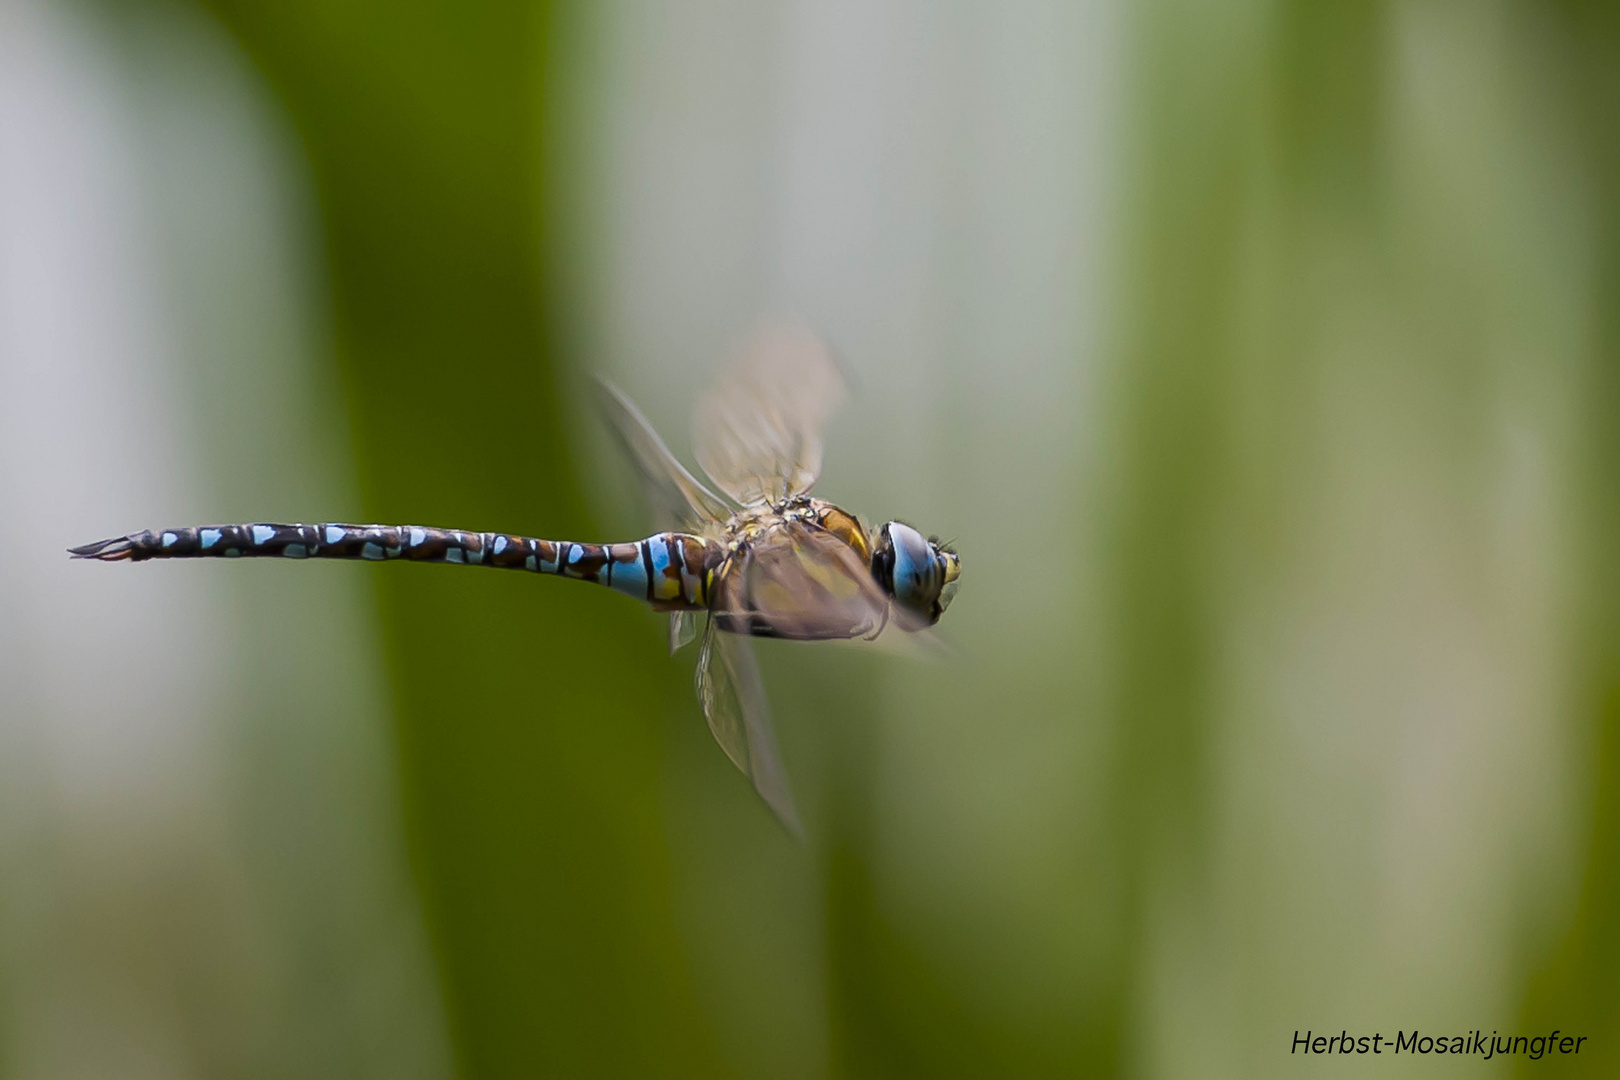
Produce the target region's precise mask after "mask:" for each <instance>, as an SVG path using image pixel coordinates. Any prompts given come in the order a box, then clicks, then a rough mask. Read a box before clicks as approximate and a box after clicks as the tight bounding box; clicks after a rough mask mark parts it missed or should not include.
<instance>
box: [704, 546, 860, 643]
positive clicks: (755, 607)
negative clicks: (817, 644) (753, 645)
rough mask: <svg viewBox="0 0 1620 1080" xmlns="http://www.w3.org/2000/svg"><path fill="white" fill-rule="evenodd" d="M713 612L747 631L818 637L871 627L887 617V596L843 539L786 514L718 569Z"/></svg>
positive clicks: (853, 634)
mask: <svg viewBox="0 0 1620 1080" xmlns="http://www.w3.org/2000/svg"><path fill="white" fill-rule="evenodd" d="M713 614H715V615H717V616H719V617H721V618H722V619H723V620H725V621H726V622H727V623H728V624H729V625H731V626H732V627H734V628H737V629H743V628H746V630H747V632H750V633H755V634H761V635H765V636H772V637H783V638H797V639H800V640H809V641H822V640H827V639H829V638H852V637H866V636H869V635H872V634H876V633H877V632H878V631H880V630H882V629H883V627H884V625H885V624H886V623H887V621H888V618H889V601H888V597H886V596H885V595H884V594H883V590H882V589H880V588H879V587H878V584H877V581H876V579H874V578H873V577H872V571H871V569H870V568H869V567H868V566H867V565H866V563H865V562H864V561H863V560H862V559H861V557H860V556H859V555H857V554H856V552H855V550H854V549H853V548H851V547H850V546H849V544H847V543H845V542H844V541H843V540H840V539H839V538H838V537H836V536H834V535H833V534H831V533H829V532H825V531H823V530H821V529H817V528H813V527H811V526H808V525H806V524H804V523H803V522H798V521H793V522H788V523H787V524H785V525H781V526H778V527H777V528H775V529H772V530H771V531H770V532H769V533H767V534H766V535H765V536H764V537H763V538H762V539H760V540H758V541H756V542H754V543H752V544H750V545H749V546H748V547H747V548H745V549H744V553H743V558H742V561H741V562H740V563H737V564H735V565H734V566H730V565H728V566H727V567H724V568H722V570H721V572H720V574H719V579H718V581H717V582H716V585H715V603H714V607H713Z"/></svg>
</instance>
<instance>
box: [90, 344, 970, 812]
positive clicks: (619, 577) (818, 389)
mask: <svg viewBox="0 0 1620 1080" xmlns="http://www.w3.org/2000/svg"><path fill="white" fill-rule="evenodd" d="M597 390H598V397H599V399H600V404H601V406H602V408H603V410H604V412H605V413H606V415H607V417H608V418H609V420H610V422H611V425H612V427H613V429H614V430H615V432H616V433H617V435H618V437H619V439H620V441H621V443H622V444H623V446H624V448H625V449H626V450H627V451H628V453H629V456H630V458H631V459H632V461H633V462H634V464H635V465H636V467H637V471H638V472H639V473H640V475H641V478H642V480H643V481H644V483H645V486H646V488H647V491H648V495H649V497H650V500H651V502H652V503H653V505H654V507H655V509H656V511H657V512H658V515H659V517H660V519H661V520H660V521H659V523H658V524H659V525H660V527H661V528H662V530H663V531H660V532H657V533H655V534H653V535H651V536H648V537H647V538H646V539H643V540H637V541H633V542H629V543H616V544H592V543H581V542H576V541H568V540H542V539H537V538H534V537H528V536H519V535H514V534H511V533H501V532H474V531H470V530H465V529H445V528H435V527H430V526H426V525H350V524H338V523H317V524H271V523H262V522H254V523H246V524H234V525H206V526H196V527H188V528H171V529H160V530H146V531H143V532H136V533H129V534H128V535H125V536H119V537H113V538H111V539H108V540H101V541H97V542H96V543H93V544H85V545H83V546H82V547H75V548H70V549H69V553H70V554H71V555H72V556H73V557H74V558H79V559H98V560H102V561H105V562H119V561H129V562H142V561H145V560H147V559H187V558H224V559H233V558H250V557H272V558H282V559H361V560H368V561H374V562H386V561H398V560H404V561H407V562H427V563H455V564H457V565H461V566H490V567H500V568H505V569H513V570H525V571H529V572H531V573H537V574H552V575H556V576H557V577H562V578H570V579H573V580H576V581H588V582H594V583H596V584H598V585H605V586H607V587H608V588H610V589H612V590H614V591H615V592H619V593H622V594H625V595H627V596H630V597H632V598H634V599H636V600H638V601H641V602H643V603H645V604H648V605H650V606H651V607H652V608H653V609H655V610H657V611H660V612H667V613H668V614H669V647H670V651H671V652H672V653H673V652H675V651H676V650H678V649H680V648H681V647H682V646H684V645H686V644H688V643H689V642H691V641H692V640H694V639H695V638H696V636H697V629H696V627H697V618H698V617H699V616H703V617H705V619H706V623H705V627H704V631H703V642H702V646H701V648H700V650H699V654H698V661H697V668H696V672H695V683H696V689H697V696H698V700H699V702H700V704H701V705H702V709H703V714H704V717H705V719H706V720H707V722H708V726H709V730H710V732H711V733H712V734H713V735H714V738H715V741H716V742H717V743H719V745H720V747H721V749H722V750H724V751H725V754H726V756H727V757H728V758H730V759H731V761H732V762H733V763H734V764H735V765H736V766H737V768H738V769H740V770H741V771H742V772H743V773H744V774H745V775H746V776H747V777H748V778H749V780H751V781H752V783H753V786H754V789H755V790H756V791H757V792H758V793H759V796H760V798H761V799H763V800H764V802H765V803H766V804H767V805H768V806H769V807H770V809H771V810H772V811H774V812H775V814H776V816H777V817H778V818H779V819H780V820H781V821H782V823H783V824H784V825H785V826H786V827H787V828H788V829H789V830H790V831H791V832H793V833H794V834H795V835H796V836H802V835H803V833H802V828H801V825H800V821H799V817H798V813H797V811H796V809H795V808H794V804H793V799H792V796H791V793H790V791H789V787H788V783H787V777H786V774H785V772H784V770H783V768H782V765H781V761H780V758H779V753H778V750H777V745H776V739H775V735H774V733H773V730H772V725H771V720H770V709H769V705H768V702H767V699H766V695H765V690H764V685H763V681H762V679H761V676H760V670H759V665H758V661H757V660H756V658H755V656H754V654H753V650H752V648H751V644H750V639H751V638H755V637H766V638H784V639H790V640H798V641H825V640H838V639H867V640H870V639H874V638H876V637H877V636H878V635H879V634H880V633H882V632H883V631H884V630H885V629H887V628H888V627H897V628H898V629H900V630H901V631H904V632H911V633H916V632H921V631H926V630H927V628H929V627H932V626H933V625H934V624H935V623H937V622H938V621H939V619H940V617H941V616H942V615H943V614H944V612H945V609H946V608H947V607H948V606H949V605H950V603H951V600H952V598H953V597H954V596H955V595H956V590H957V587H958V584H959V578H960V574H961V560H960V557H959V555H958V554H957V552H956V551H955V550H954V548H953V546H952V545H950V544H947V543H943V542H941V541H940V540H939V539H938V538H937V537H933V536H925V535H924V534H923V533H921V532H920V531H918V530H917V529H916V528H914V527H912V526H911V525H908V524H906V523H904V522H901V521H889V522H886V523H885V524H883V525H882V526H881V527H879V528H876V529H873V528H870V527H868V526H867V525H866V523H865V522H864V521H863V520H862V519H861V518H859V517H858V516H856V515H855V514H852V513H850V512H849V511H847V510H845V509H843V508H841V507H839V506H837V505H835V504H834V503H831V502H828V501H825V500H823V499H819V498H815V497H813V496H811V494H810V491H811V489H812V487H814V485H815V483H816V481H817V480H818V479H819V477H820V474H821V464H822V452H823V443H822V429H823V427H824V425H825V422H826V420H827V418H828V416H829V415H830V414H831V412H832V411H833V410H834V408H835V407H836V406H837V405H838V404H839V402H840V401H841V400H842V399H843V397H844V395H845V391H846V383H845V380H844V377H843V373H842V369H841V368H840V366H839V364H838V363H837V361H836V360H835V359H834V358H833V355H832V353H831V351H830V350H829V349H828V348H827V347H826V345H825V344H824V343H823V342H822V341H821V340H820V339H819V338H816V337H815V336H814V335H812V334H809V333H808V332H806V331H798V330H793V329H786V328H780V327H779V328H775V329H772V330H769V331H766V332H763V333H762V334H760V335H758V336H756V338H755V340H754V342H753V343H752V345H751V347H750V348H749V349H747V350H746V351H745V352H744V355H743V359H742V361H741V362H739V363H737V364H736V365H734V366H733V369H732V370H731V372H730V373H729V374H728V375H727V377H725V378H723V379H722V380H721V381H720V383H719V385H718V386H716V387H715V388H714V389H713V390H712V391H710V392H709V393H708V394H706V395H704V396H702V397H701V398H700V399H699V404H698V406H697V408H696V410H695V416H694V424H693V439H692V443H693V446H692V449H693V452H694V456H695V457H696V459H697V462H698V464H699V466H700V467H701V469H702V471H703V472H704V473H705V474H706V475H707V477H708V479H709V481H710V482H711V483H712V484H713V485H714V488H718V489H719V492H721V493H723V494H717V493H716V491H715V490H714V489H713V488H711V487H709V486H708V485H706V484H704V483H703V482H702V481H701V480H699V479H698V478H697V477H696V476H694V475H693V474H692V473H691V472H689V471H688V470H687V469H686V467H685V466H683V465H682V464H681V463H680V461H679V460H678V459H677V458H676V457H675V455H674V454H672V453H671V452H670V450H669V448H668V446H667V445H666V444H665V443H664V441H663V440H662V439H661V438H660V437H659V435H658V433H657V432H656V431H655V430H654V429H653V427H652V425H651V424H650V423H649V422H648V421H647V419H646V417H645V416H644V415H643V414H642V412H641V410H639V409H638V408H636V406H635V405H634V404H633V403H632V402H631V401H630V399H629V398H628V397H626V396H625V395H624V394H623V393H621V392H620V391H619V390H617V389H615V388H614V387H613V386H612V384H611V383H609V382H607V381H606V380H603V379H598V380H597Z"/></svg>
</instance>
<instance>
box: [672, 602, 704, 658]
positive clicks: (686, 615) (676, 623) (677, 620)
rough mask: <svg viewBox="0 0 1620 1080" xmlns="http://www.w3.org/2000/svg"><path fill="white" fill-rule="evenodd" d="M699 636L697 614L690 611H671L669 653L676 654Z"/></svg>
mask: <svg viewBox="0 0 1620 1080" xmlns="http://www.w3.org/2000/svg"><path fill="white" fill-rule="evenodd" d="M695 637H697V616H696V615H694V614H693V613H692V612H690V611H672V612H670V613H669V655H671V656H674V655H675V654H676V653H678V652H680V651H681V649H682V647H684V646H686V645H690V644H691V643H692V639H693V638H695Z"/></svg>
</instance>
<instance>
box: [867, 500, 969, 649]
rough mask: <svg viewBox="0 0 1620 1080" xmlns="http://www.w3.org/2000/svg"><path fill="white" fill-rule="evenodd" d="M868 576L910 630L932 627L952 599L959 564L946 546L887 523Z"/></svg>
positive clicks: (896, 522) (931, 538)
mask: <svg viewBox="0 0 1620 1080" xmlns="http://www.w3.org/2000/svg"><path fill="white" fill-rule="evenodd" d="M872 573H873V574H875V575H876V576H877V579H878V583H879V584H881V585H882V586H883V591H884V592H886V593H888V594H889V596H890V598H892V599H893V600H894V602H895V605H896V606H898V607H899V608H900V610H901V611H902V612H903V613H904V614H905V615H907V616H910V618H909V619H903V620H902V623H903V624H905V623H910V624H911V628H912V629H917V628H919V627H922V626H932V625H934V624H935V623H937V622H938V621H939V617H940V616H941V615H943V614H945V609H946V608H947V607H949V606H950V603H951V600H952V599H953V598H954V597H955V596H956V586H957V578H958V577H960V576H961V573H962V563H961V560H960V559H959V558H957V555H956V552H954V551H952V550H951V549H950V547H949V545H946V544H942V543H940V542H939V540H938V538H936V537H925V536H923V534H922V533H920V532H918V531H917V530H916V529H913V528H912V527H911V526H910V525H907V524H905V523H904V522H900V521H891V522H889V523H888V524H887V525H885V526H883V528H882V529H881V530H879V531H878V539H877V545H876V546H875V548H874V549H873V552H872Z"/></svg>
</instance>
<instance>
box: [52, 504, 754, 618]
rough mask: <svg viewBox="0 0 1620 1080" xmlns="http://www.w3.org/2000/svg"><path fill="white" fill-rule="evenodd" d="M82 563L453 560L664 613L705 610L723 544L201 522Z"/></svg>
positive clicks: (114, 546) (103, 550) (124, 543)
mask: <svg viewBox="0 0 1620 1080" xmlns="http://www.w3.org/2000/svg"><path fill="white" fill-rule="evenodd" d="M71 550H72V554H73V555H74V556H75V557H77V558H81V559H101V560H104V561H107V562H116V561H121V560H129V561H131V562H143V561H145V560H147V559H194V558H227V559H229V558H285V559H365V560H368V561H372V562H383V561H387V560H393V559H406V560H409V561H411V562H443V563H459V564H463V565H468V566H496V567H502V568H506V569H512V570H528V571H531V572H534V573H538V574H556V575H558V576H559V577H566V578H573V579H575V580H578V581H592V582H595V583H597V584H599V585H606V586H608V587H609V588H611V589H613V590H615V591H617V592H622V593H624V594H625V595H626V596H631V597H634V598H635V599H637V600H645V601H647V602H648V603H650V604H652V605H653V606H654V607H656V608H659V609H660V610H665V611H681V610H694V609H702V608H706V607H707V606H708V602H709V583H710V580H711V575H712V572H713V569H714V567H715V566H716V565H718V563H719V561H720V558H721V555H722V550H721V549H720V547H719V545H717V544H715V543H713V542H712V541H708V540H705V539H703V538H702V537H700V536H694V535H691V534H689V533H674V532H666V533H657V534H656V535H653V536H649V537H647V538H646V539H645V540H638V541H635V542H634V543H628V544H581V543H575V542H573V541H568V540H561V541H557V540H538V539H535V538H533V537H528V536H516V535H513V534H511V533H487V532H468V531H465V530H462V529H436V528H431V527H429V526H425V525H341V524H328V523H322V524H315V525H273V524H263V523H255V524H245V525H207V526H201V527H197V528H184V529H164V530H162V531H161V532H153V531H151V530H147V531H145V532H138V533H130V534H129V535H128V536H121V537H115V538H113V539H111V540H102V541H100V542H98V543H94V544H86V545H84V546H83V547H77V548H73V549H71Z"/></svg>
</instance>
